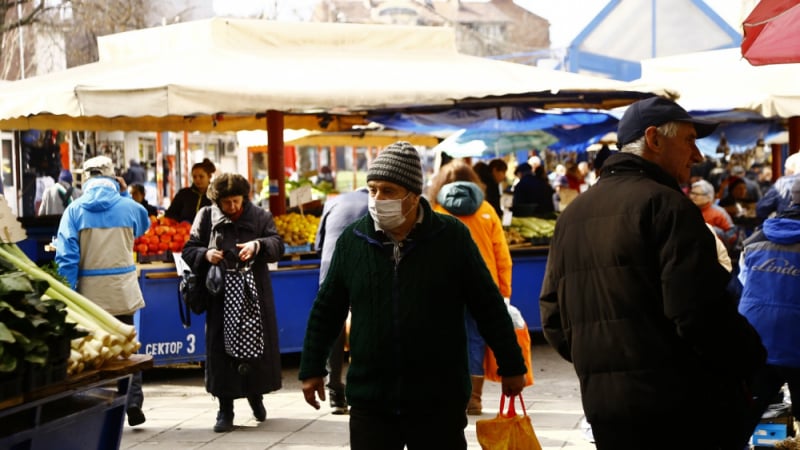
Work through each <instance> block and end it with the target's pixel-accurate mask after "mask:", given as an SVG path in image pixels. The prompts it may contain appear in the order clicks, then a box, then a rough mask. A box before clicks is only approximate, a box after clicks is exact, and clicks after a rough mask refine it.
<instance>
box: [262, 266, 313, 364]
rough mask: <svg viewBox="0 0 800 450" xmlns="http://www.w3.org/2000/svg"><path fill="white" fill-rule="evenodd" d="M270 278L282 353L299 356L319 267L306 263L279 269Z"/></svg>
mask: <svg viewBox="0 0 800 450" xmlns="http://www.w3.org/2000/svg"><path fill="white" fill-rule="evenodd" d="M301 263H303V262H301ZM281 264H282V265H283V263H281ZM301 267H307V268H301ZM270 277H271V278H272V291H273V294H274V295H275V313H276V315H277V318H278V342H279V343H280V347H281V353H293V352H299V351H301V350H303V338H304V337H305V334H306V323H307V322H308V314H309V312H310V311H311V305H312V304H314V298H315V297H316V296H317V288H318V287H319V264H318V263H317V264H313V263H312V264H308V263H306V264H302V265H297V266H296V267H295V268H289V267H287V268H285V269H283V268H279V269H278V270H275V271H272V272H271V273H270Z"/></svg>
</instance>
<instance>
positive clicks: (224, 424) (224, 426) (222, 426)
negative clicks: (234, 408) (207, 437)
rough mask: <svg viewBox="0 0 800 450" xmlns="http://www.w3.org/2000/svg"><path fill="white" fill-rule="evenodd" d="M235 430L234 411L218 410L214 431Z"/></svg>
mask: <svg viewBox="0 0 800 450" xmlns="http://www.w3.org/2000/svg"><path fill="white" fill-rule="evenodd" d="M229 431H233V413H231V414H225V413H223V412H222V411H218V412H217V423H215V424H214V433H227V432H229Z"/></svg>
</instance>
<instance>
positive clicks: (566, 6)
mask: <svg viewBox="0 0 800 450" xmlns="http://www.w3.org/2000/svg"><path fill="white" fill-rule="evenodd" d="M462 1H465V0H462ZM477 1H480V0H477ZM514 1H515V3H517V4H518V5H520V6H522V7H523V8H526V9H528V10H529V11H531V12H533V13H535V14H537V15H539V16H541V17H544V18H545V19H547V20H548V21H549V22H550V41H551V42H552V47H553V48H561V47H566V46H568V45H569V44H570V42H571V41H572V40H573V39H574V38H575V37H576V36H577V35H578V33H580V32H581V31H582V30H583V29H584V28H585V27H586V25H588V24H589V22H591V21H592V19H594V18H595V16H597V14H599V13H600V11H601V10H602V9H603V7H605V6H606V5H607V4H608V3H609V0H514ZM318 2H319V0H214V11H215V12H216V13H217V14H219V15H233V16H236V15H242V16H251V15H254V14H255V15H257V14H259V13H261V12H262V11H264V10H266V11H267V12H268V15H270V16H272V15H273V14H274V11H276V10H277V17H278V19H279V20H300V19H299V18H304V17H307V16H309V15H310V12H311V10H312V9H313V6H314V5H315V4H317V3H318ZM705 2H706V4H707V5H708V6H710V7H711V8H712V9H713V10H714V11H716V13H717V14H719V15H720V17H722V18H723V19H725V20H726V21H727V22H728V23H729V24H731V26H732V27H733V28H734V29H735V30H737V31H740V30H739V24H741V22H742V19H744V17H745V16H746V15H747V12H749V9H748V8H752V4H753V3H754V2H755V0H705ZM743 9H744V10H745V11H744V12H743ZM740 32H741V31H740Z"/></svg>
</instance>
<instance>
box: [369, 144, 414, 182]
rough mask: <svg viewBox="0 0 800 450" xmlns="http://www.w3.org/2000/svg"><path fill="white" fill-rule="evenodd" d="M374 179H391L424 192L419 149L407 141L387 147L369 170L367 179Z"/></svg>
mask: <svg viewBox="0 0 800 450" xmlns="http://www.w3.org/2000/svg"><path fill="white" fill-rule="evenodd" d="M372 180H380V181H390V182H392V183H396V184H399V185H400V186H403V187H404V188H406V189H408V190H409V191H411V192H413V193H415V194H417V195H420V194H422V163H421V162H420V160H419V153H418V152H417V149H416V148H414V146H413V145H411V144H410V143H408V142H405V141H397V142H395V143H394V144H392V145H390V146H388V147H386V148H385V149H384V150H383V151H382V152H380V153H379V154H378V156H377V157H376V158H375V159H374V160H373V161H372V165H371V166H370V167H369V170H367V181H368V182H369V181H372Z"/></svg>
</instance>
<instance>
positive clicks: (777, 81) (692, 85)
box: [633, 48, 800, 155]
mask: <svg viewBox="0 0 800 450" xmlns="http://www.w3.org/2000/svg"><path fill="white" fill-rule="evenodd" d="M798 73H800V64H782V65H773V66H758V67H753V66H751V65H750V64H749V63H748V62H747V61H745V60H744V59H742V57H741V54H740V53H739V49H735V48H732V49H725V50H715V51H709V52H698V53H688V54H685V55H677V56H668V57H663V58H653V59H649V60H644V61H642V78H641V79H639V80H636V81H634V82H633V83H634V84H637V83H643V84H647V83H653V84H654V85H658V86H664V87H666V88H667V89H668V90H674V91H675V92H677V93H679V94H680V95H679V98H678V99H677V101H678V103H680V104H681V106H683V107H684V108H686V109H687V110H688V111H689V112H690V113H692V114H693V115H700V116H705V117H707V118H708V119H710V120H716V121H720V122H722V124H721V125H720V126H719V127H718V128H717V129H716V130H715V132H714V134H712V135H711V136H709V137H707V138H705V139H700V140H698V141H697V144H698V147H699V148H700V150H701V151H703V153H705V154H707V155H716V154H717V146H718V145H719V143H720V141H721V138H722V136H723V134H724V136H725V140H726V141H727V145H728V146H729V147H730V149H731V150H732V151H734V152H736V151H743V150H746V149H748V148H752V147H753V146H754V145H755V143H756V142H757V141H758V139H759V138H761V139H769V138H770V137H771V136H773V135H774V134H776V133H778V132H780V131H782V130H783V126H782V125H781V123H782V122H783V119H787V118H790V117H793V116H797V115H800V85H798V84H797V82H796V81H795V78H796V75H797V74H798Z"/></svg>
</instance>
